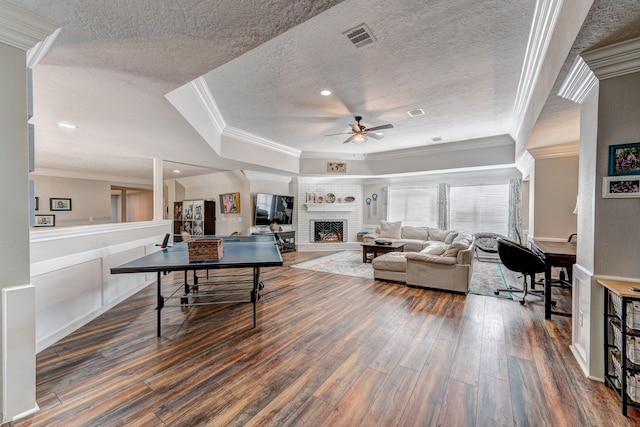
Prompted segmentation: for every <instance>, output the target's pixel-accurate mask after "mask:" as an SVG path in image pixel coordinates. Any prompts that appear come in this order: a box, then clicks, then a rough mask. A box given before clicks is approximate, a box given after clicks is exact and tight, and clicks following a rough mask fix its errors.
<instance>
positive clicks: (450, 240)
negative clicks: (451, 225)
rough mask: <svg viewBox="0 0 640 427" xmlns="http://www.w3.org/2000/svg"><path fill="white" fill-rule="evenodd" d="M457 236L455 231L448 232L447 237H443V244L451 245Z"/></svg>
mask: <svg viewBox="0 0 640 427" xmlns="http://www.w3.org/2000/svg"><path fill="white" fill-rule="evenodd" d="M457 236H458V232H457V231H450V232H449V234H447V237H445V239H444V242H445V243H446V244H447V245H450V244H451V243H453V239H455V238H456V237H457Z"/></svg>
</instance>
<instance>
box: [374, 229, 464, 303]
mask: <svg viewBox="0 0 640 427" xmlns="http://www.w3.org/2000/svg"><path fill="white" fill-rule="evenodd" d="M374 241H392V242H402V243H405V247H404V251H403V252H389V253H386V254H384V255H381V256H378V257H375V258H374V259H373V260H372V265H373V271H374V273H373V275H374V278H375V279H379V280H392V281H397V282H403V283H406V284H407V285H409V286H418V287H425V288H433V289H441V290H447V291H451V292H458V293H463V294H465V295H466V294H467V293H468V292H469V281H470V280H471V275H472V274H473V262H474V257H473V246H474V238H473V236H472V235H471V234H470V233H467V232H464V231H456V230H440V229H438V228H433V227H414V226H402V224H401V223H400V222H387V221H381V222H380V226H379V227H378V228H377V229H376V231H375V233H371V234H366V235H364V237H363V242H374Z"/></svg>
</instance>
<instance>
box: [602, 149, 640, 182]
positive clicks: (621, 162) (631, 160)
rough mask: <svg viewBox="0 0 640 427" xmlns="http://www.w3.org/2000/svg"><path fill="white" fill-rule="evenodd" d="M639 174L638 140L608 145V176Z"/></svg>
mask: <svg viewBox="0 0 640 427" xmlns="http://www.w3.org/2000/svg"><path fill="white" fill-rule="evenodd" d="M638 174H640V142H634V143H632V144H620V145H611V146H609V176H617V175H638Z"/></svg>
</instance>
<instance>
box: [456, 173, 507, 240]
mask: <svg viewBox="0 0 640 427" xmlns="http://www.w3.org/2000/svg"><path fill="white" fill-rule="evenodd" d="M449 228H450V229H452V230H465V231H468V232H469V233H479V232H488V233H498V234H502V235H504V236H507V235H508V230H509V184H481V185H465V186H451V187H450V188H449Z"/></svg>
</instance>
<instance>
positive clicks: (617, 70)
mask: <svg viewBox="0 0 640 427" xmlns="http://www.w3.org/2000/svg"><path fill="white" fill-rule="evenodd" d="M582 57H583V58H584V61H585V62H586V63H587V64H588V65H589V68H591V70H592V71H593V72H594V74H595V75H596V77H598V79H600V80H604V79H610V78H612V77H619V76H623V75H625V74H631V73H635V72H638V71H640V37H638V38H635V39H631V40H627V41H623V42H620V43H615V44H612V45H609V46H604V47H601V48H599V49H594V50H592V51H590V52H585V53H583V54H582Z"/></svg>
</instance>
